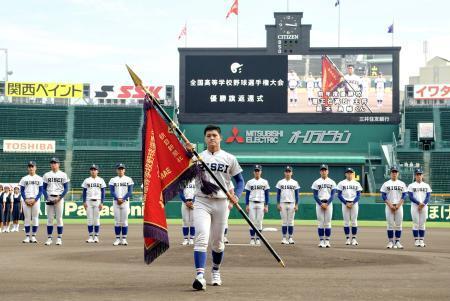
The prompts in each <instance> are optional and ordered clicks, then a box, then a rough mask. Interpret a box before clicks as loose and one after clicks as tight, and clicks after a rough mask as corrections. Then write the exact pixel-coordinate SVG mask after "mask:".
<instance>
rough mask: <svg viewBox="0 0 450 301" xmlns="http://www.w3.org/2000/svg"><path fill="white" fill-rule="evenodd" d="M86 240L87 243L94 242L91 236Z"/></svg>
mask: <svg viewBox="0 0 450 301" xmlns="http://www.w3.org/2000/svg"><path fill="white" fill-rule="evenodd" d="M86 242H87V243H88V244H90V243H93V242H94V239H93V238H92V236H89V238H88V239H86Z"/></svg>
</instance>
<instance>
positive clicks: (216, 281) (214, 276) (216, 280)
mask: <svg viewBox="0 0 450 301" xmlns="http://www.w3.org/2000/svg"><path fill="white" fill-rule="evenodd" d="M211 285H212V286H221V285H222V279H220V272H219V271H214V270H213V271H212V272H211Z"/></svg>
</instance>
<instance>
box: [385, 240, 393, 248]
mask: <svg viewBox="0 0 450 301" xmlns="http://www.w3.org/2000/svg"><path fill="white" fill-rule="evenodd" d="M393 247H394V242H393V241H392V240H390V241H389V242H388V244H387V246H386V249H392V248H393Z"/></svg>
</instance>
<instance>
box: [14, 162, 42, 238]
mask: <svg viewBox="0 0 450 301" xmlns="http://www.w3.org/2000/svg"><path fill="white" fill-rule="evenodd" d="M19 185H20V194H21V195H22V208H23V214H24V217H25V221H24V226H25V235H26V237H25V239H24V240H23V243H29V242H31V243H37V240H36V233H37V231H38V228H39V211H40V200H41V195H42V191H43V181H42V178H41V177H40V176H38V175H37V174H36V162H34V161H30V162H28V175H26V176H24V177H23V178H22V179H21V180H20V183H19ZM31 223H32V225H33V226H32V229H31V233H32V235H31V238H30V224H31Z"/></svg>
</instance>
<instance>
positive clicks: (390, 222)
mask: <svg viewBox="0 0 450 301" xmlns="http://www.w3.org/2000/svg"><path fill="white" fill-rule="evenodd" d="M380 191H381V197H382V198H383V200H384V202H385V203H386V210H385V211H386V221H387V235H388V239H389V242H388V244H387V246H386V248H387V249H392V248H394V249H403V246H402V244H401V243H400V237H401V236H402V222H403V203H404V202H405V198H406V191H407V188H406V185H405V183H403V182H402V181H400V180H399V179H398V167H397V166H392V167H391V179H390V180H389V181H386V182H384V184H383V186H381V189H380ZM394 230H395V242H394Z"/></svg>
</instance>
